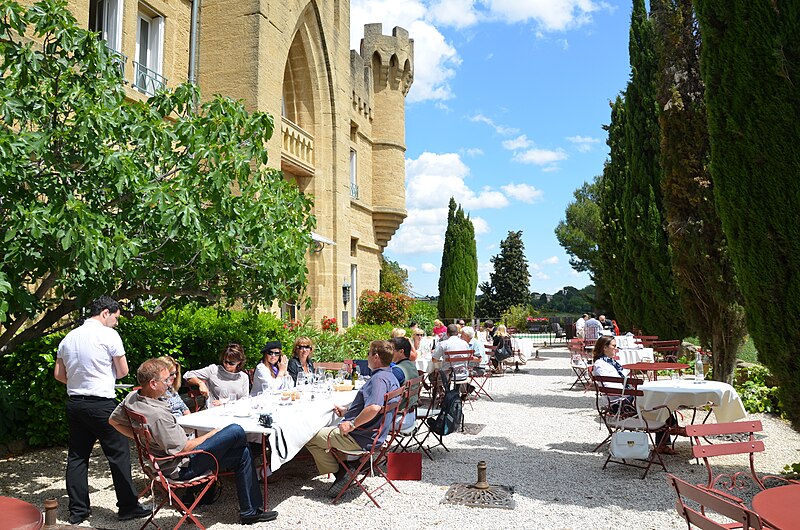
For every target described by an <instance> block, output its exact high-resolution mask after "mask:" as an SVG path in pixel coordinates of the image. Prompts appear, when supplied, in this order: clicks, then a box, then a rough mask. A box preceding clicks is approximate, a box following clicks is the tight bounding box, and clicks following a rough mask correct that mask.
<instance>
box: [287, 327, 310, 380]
mask: <svg viewBox="0 0 800 530" xmlns="http://www.w3.org/2000/svg"><path fill="white" fill-rule="evenodd" d="M312 353H314V343H313V342H311V339H309V338H308V337H297V339H295V341H294V348H292V358H291V359H289V366H288V368H287V369H286V370H287V371H288V372H289V375H291V376H292V379H294V382H295V383H297V374H299V373H300V372H305V373H306V375H307V376H308V375H312V374H313V373H314V361H312V360H311V354H312Z"/></svg>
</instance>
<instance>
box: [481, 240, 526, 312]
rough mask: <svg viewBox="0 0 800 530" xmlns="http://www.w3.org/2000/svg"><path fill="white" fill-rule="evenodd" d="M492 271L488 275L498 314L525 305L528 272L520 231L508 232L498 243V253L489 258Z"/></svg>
mask: <svg viewBox="0 0 800 530" xmlns="http://www.w3.org/2000/svg"><path fill="white" fill-rule="evenodd" d="M491 262H492V264H493V265H494V272H493V273H491V274H490V275H489V278H490V281H491V285H492V289H493V290H494V303H495V307H496V309H497V311H498V314H503V313H505V312H506V311H507V310H508V308H509V307H511V306H515V305H521V306H527V305H528V301H529V300H530V273H529V272H528V260H527V258H526V257H525V245H524V244H523V243H522V231H521V230H520V231H518V232H509V233H508V237H506V238H505V239H504V240H503V241H502V242H501V243H500V254H498V255H497V256H494V257H493V258H492V259H491Z"/></svg>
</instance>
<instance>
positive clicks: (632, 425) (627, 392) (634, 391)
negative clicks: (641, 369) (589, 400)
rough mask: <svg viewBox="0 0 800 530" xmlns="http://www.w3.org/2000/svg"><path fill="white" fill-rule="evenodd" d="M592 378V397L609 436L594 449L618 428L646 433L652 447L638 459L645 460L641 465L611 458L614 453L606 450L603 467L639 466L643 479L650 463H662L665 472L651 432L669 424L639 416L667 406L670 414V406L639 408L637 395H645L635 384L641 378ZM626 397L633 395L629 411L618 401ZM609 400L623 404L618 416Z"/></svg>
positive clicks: (662, 430) (604, 441) (639, 383)
mask: <svg viewBox="0 0 800 530" xmlns="http://www.w3.org/2000/svg"><path fill="white" fill-rule="evenodd" d="M594 381H595V388H596V389H597V390H596V392H597V393H596V398H595V402H596V406H597V412H598V414H600V419H601V420H602V422H603V424H604V425H605V426H606V429H608V437H607V438H606V439H605V440H603V441H602V442H601V443H600V444H599V445H598V446H597V447H595V450H597V449H598V448H600V447H602V446H603V444H605V443H606V442H607V441H609V440H611V437H612V435H613V433H614V432H617V431H638V432H645V433H647V436H648V438H649V439H650V444H651V446H652V448H651V450H650V454H649V456H648V458H647V459H646V460H641V462H644V463H642V464H639V463H637V462H635V461H634V462H629V461H628V460H626V459H614V457H613V455H612V454H611V452H610V451H609V453H608V458H606V461H605V463H604V464H603V469H605V468H606V466H608V464H621V465H624V466H630V467H636V468H639V469H644V474H643V475H642V478H645V477H646V476H647V473H648V472H649V471H650V467H651V466H652V465H653V464H656V465H659V466H661V468H662V469H664V471H666V470H667V466H666V465H664V460H662V459H661V454H660V453H659V452H658V451H656V450H655V448H656V442H655V439H654V438H653V434H655V433H657V432H665V431H667V430H668V429H669V425H667V423H666V422H665V421H659V420H647V419H646V418H645V417H643V416H642V414H641V413H642V412H653V411H655V410H659V409H666V410H667V411H668V412H670V414H669V415H670V416H671V415H672V413H671V411H670V410H669V407H667V406H666V405H659V406H658V407H654V408H652V409H647V410H639V409H638V407H637V406H636V405H635V400H636V398H639V397H641V396H642V395H644V392H643V391H642V390H640V389H639V388H638V386H639V385H641V384H642V382H643V381H642V380H641V379H630V378H622V377H609V376H599V375H595V376H594ZM609 383H611V384H618V385H619V388H618V387H616V386H609ZM625 383H627V384H628V385H629V387H628V388H625V389H624V390H623V388H622V385H623V384H625ZM626 396H633V398H634V404H633V405H631V408H630V410H628V411H626V410H625V408H624V407H625V405H623V404H622V402H621V400H622V399H624V397H626ZM611 403H618V407H623V410H622V411H621V412H620V413H619V415H617V407H613V406H612V405H611ZM666 439H667V437H666V436H665V437H664V438H663V439H662V443H664V440H666Z"/></svg>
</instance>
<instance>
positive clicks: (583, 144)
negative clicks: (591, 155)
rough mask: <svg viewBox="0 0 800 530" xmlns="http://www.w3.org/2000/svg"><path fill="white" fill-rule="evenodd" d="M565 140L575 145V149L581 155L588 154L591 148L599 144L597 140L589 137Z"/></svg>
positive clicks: (570, 137) (571, 137) (573, 137)
mask: <svg viewBox="0 0 800 530" xmlns="http://www.w3.org/2000/svg"><path fill="white" fill-rule="evenodd" d="M565 140H567V141H568V142H571V143H573V144H575V148H576V149H577V150H578V151H580V152H581V153H588V152H589V151H591V150H592V146H594V145H595V144H599V143H600V139H599V138H593V137H591V136H580V135H578V136H567V137H566V138H565Z"/></svg>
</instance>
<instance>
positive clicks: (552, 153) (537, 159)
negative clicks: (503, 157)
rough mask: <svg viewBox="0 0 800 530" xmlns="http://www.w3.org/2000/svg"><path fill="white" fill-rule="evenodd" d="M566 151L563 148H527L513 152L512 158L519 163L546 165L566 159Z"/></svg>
mask: <svg viewBox="0 0 800 530" xmlns="http://www.w3.org/2000/svg"><path fill="white" fill-rule="evenodd" d="M566 159H567V153H566V152H564V150H563V149H560V148H559V149H537V148H534V149H528V150H527V151H523V152H520V153H516V154H514V158H513V160H514V161H515V162H519V163H521V164H534V165H537V166H546V165H549V164H553V163H554V162H558V161H560V160H566Z"/></svg>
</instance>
